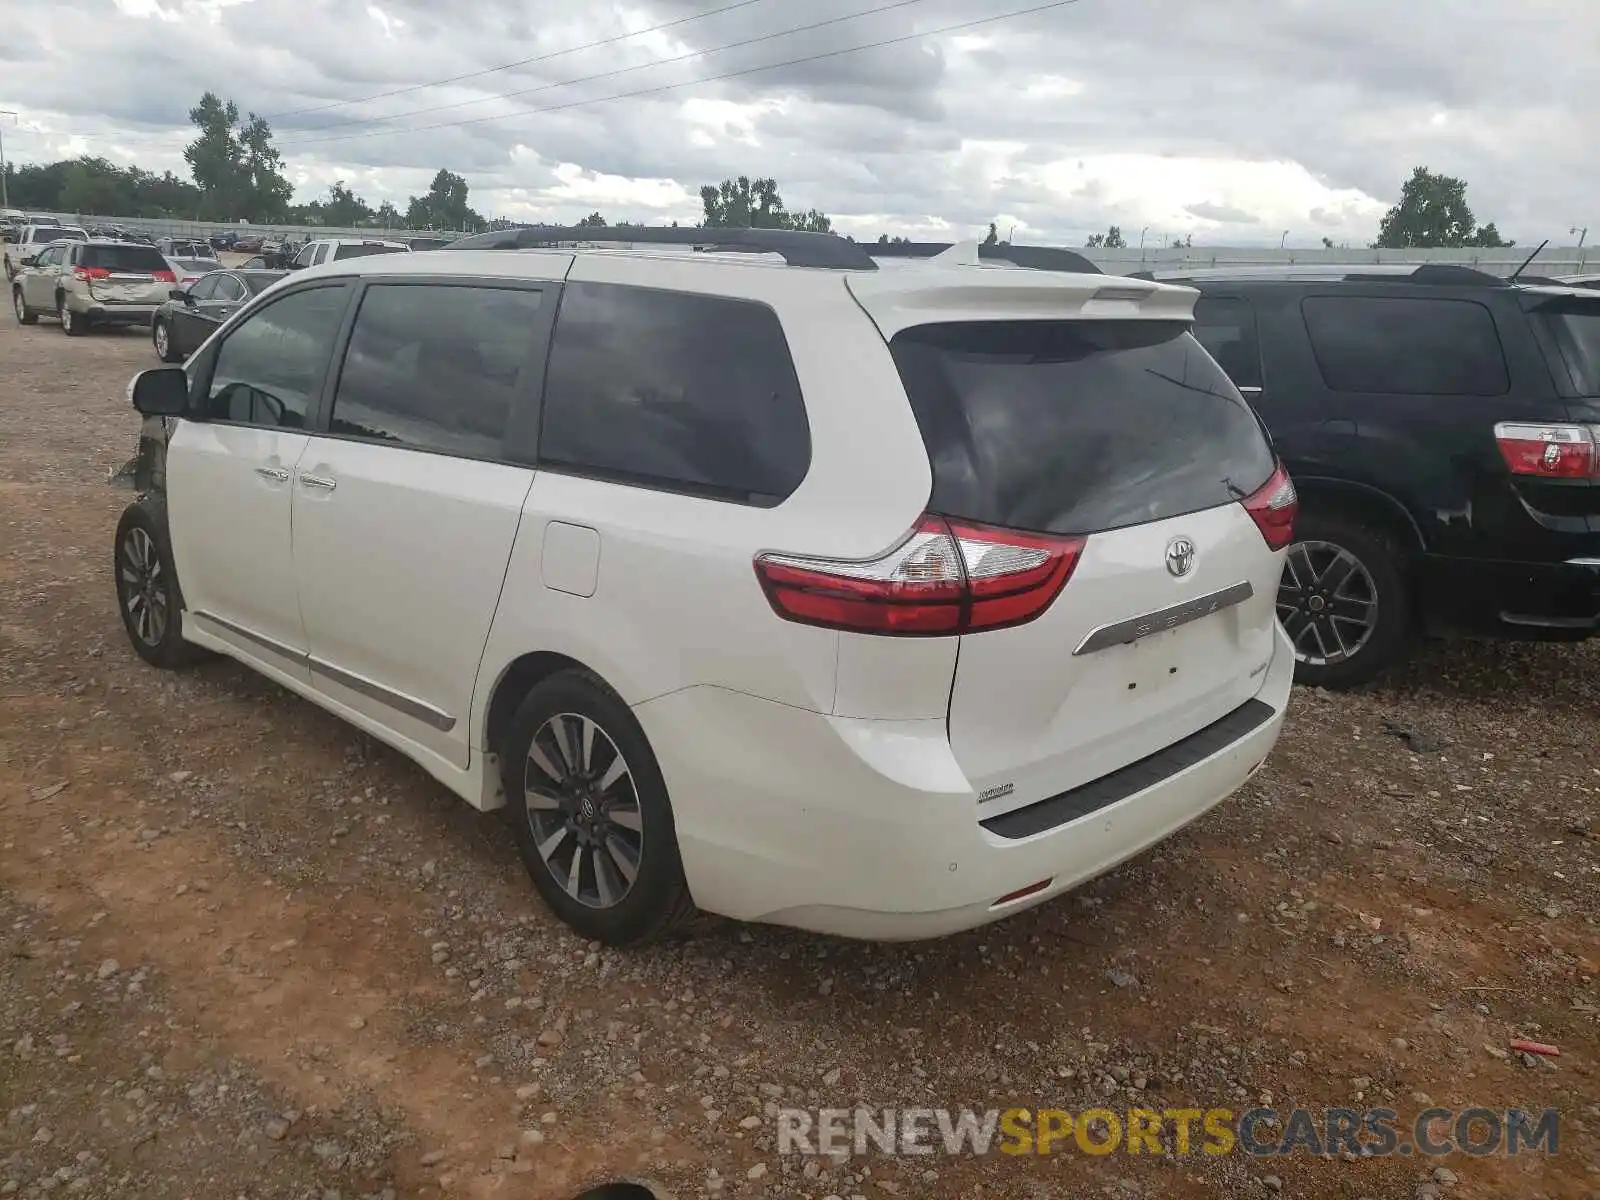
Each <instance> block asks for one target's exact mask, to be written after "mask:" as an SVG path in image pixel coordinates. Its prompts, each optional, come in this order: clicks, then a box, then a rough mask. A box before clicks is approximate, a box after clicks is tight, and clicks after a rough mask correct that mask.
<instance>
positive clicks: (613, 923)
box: [496, 670, 695, 946]
mask: <svg viewBox="0 0 1600 1200" xmlns="http://www.w3.org/2000/svg"><path fill="white" fill-rule="evenodd" d="M585 722H587V723H589V724H588V725H587V726H585V724H584V723H585ZM558 731H565V732H566V733H567V734H568V740H566V741H564V742H563V743H557V742H556V741H555V740H554V738H555V737H556V736H559V734H558ZM585 734H587V740H588V742H589V751H588V754H587V756H585V754H584V752H583V750H582V742H583V741H584V740H585ZM536 737H537V743H536V741H535V738H536ZM563 745H565V746H567V747H569V748H570V749H569V750H568V751H567V753H565V754H564V753H563V751H562V746H563ZM496 750H497V752H498V753H499V756H500V776H501V782H502V783H503V784H504V786H505V791H506V809H505V811H506V816H507V818H508V819H509V821H510V823H511V831H512V836H513V837H514V838H515V839H516V843H517V849H518V851H519V852H520V853H521V855H522V862H523V865H524V866H525V867H526V868H527V870H528V875H529V877H530V878H531V879H532V880H533V885H534V887H535V888H536V889H538V892H539V894H540V895H541V896H543V897H544V900H545V903H547V904H548V905H549V906H550V907H551V909H552V910H554V912H555V914H556V915H557V916H558V917H560V918H561V919H562V920H563V921H565V922H566V923H567V924H568V925H569V926H571V927H572V928H573V929H574V930H575V931H577V932H578V933H579V934H580V935H582V936H583V937H585V938H589V939H592V940H595V941H599V942H604V943H605V944H606V945H608V946H636V945H642V944H645V943H647V942H651V941H655V940H657V939H659V938H661V937H663V936H665V935H666V934H668V933H669V932H671V931H672V930H674V929H676V928H678V927H680V926H681V925H683V924H684V923H685V922H687V921H688V920H689V919H690V918H691V917H692V916H693V915H694V912H695V908H694V902H693V900H692V899H691V898H690V896H689V885H688V883H687V881H686V880H685V879H684V875H683V861H682V859H680V858H679V856H678V835H677V830H676V828H675V826H674V824H673V819H672V805H671V803H670V802H669V800H668V798H667V787H666V783H665V782H664V781H663V780H662V778H661V768H660V766H659V765H657V763H656V757H655V754H654V753H652V751H651V749H650V743H649V742H648V741H647V740H646V738H645V736H644V730H643V729H641V728H640V727H639V722H638V721H637V720H635V719H634V716H633V713H632V712H630V711H629V709H628V706H627V705H626V704H624V703H623V702H622V700H621V699H620V698H619V697H618V696H617V695H616V693H615V692H613V691H612V690H611V689H610V688H608V687H607V686H606V685H605V684H604V683H602V682H601V681H600V680H599V679H598V678H596V677H595V676H594V675H591V674H590V673H589V672H587V671H583V670H568V671H561V672H558V673H557V674H555V675H552V676H550V677H549V678H547V679H545V680H543V681H542V682H540V683H538V684H536V685H535V686H534V688H533V690H532V691H530V692H529V693H528V695H527V697H526V698H525V699H524V700H523V701H522V703H521V705H519V706H518V708H517V711H516V715H515V716H513V717H512V718H511V722H510V725H509V727H508V728H507V731H506V735H505V737H504V739H503V741H502V744H501V745H500V746H498V747H496ZM572 759H576V760H577V762H578V765H579V768H580V769H579V771H578V772H569V771H568V770H567V766H568V763H569V761H571V760H572ZM619 762H620V764H621V769H622V770H623V771H624V774H622V775H621V776H620V777H617V778H615V779H614V780H613V782H611V783H610V784H609V785H608V786H606V787H604V789H602V787H601V786H600V785H601V784H604V782H605V777H607V776H615V775H616V773H617V770H618V763H619ZM530 784H532V785H534V786H536V787H539V788H540V789H541V790H542V791H543V792H544V793H545V794H544V795H543V796H542V797H539V796H536V795H534V793H531V792H530V791H529V790H528V789H529V785H530ZM635 826H636V827H637V828H634V827H635ZM558 833H559V836H557V835H558ZM541 844H543V845H544V846H545V851H546V852H541V850H540V846H541ZM602 846H604V847H608V849H605V850H604V851H602V850H601V847H602ZM580 855H581V856H582V859H581V862H580V865H579V866H578V873H577V876H576V879H577V882H576V884H575V885H574V884H572V883H571V880H572V879H573V875H572V863H573V860H574V859H575V858H578V857H579V856H580ZM630 867H631V869H632V870H633V872H634V874H633V879H632V881H631V882H629V881H628V880H627V870H628V869H629V868H630ZM608 892H609V895H608Z"/></svg>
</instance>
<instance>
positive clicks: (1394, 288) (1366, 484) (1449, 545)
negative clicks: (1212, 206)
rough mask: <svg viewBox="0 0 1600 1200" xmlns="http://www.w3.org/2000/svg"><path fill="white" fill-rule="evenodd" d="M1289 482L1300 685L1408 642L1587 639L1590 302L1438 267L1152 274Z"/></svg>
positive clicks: (1282, 603)
mask: <svg viewBox="0 0 1600 1200" xmlns="http://www.w3.org/2000/svg"><path fill="white" fill-rule="evenodd" d="M1160 277H1161V278H1162V279H1166V280H1168V281H1170V282H1180V283H1185V284H1189V285H1191V286H1193V287H1196V288H1199V289H1200V292H1201V298H1200V300H1199V302H1198V303H1197V304H1196V305H1195V336H1196V337H1198V338H1199V339H1200V341H1201V342H1202V343H1203V344H1204V345H1205V346H1206V348H1207V349H1209V350H1210V351H1211V353H1212V355H1213V357H1215V358H1216V360H1217V362H1218V363H1220V364H1221V365H1222V367H1223V369H1224V370H1226V371H1227V372H1228V374H1229V376H1231V377H1232V379H1233V381H1234V383H1236V384H1237V385H1238V386H1239V389H1240V390H1241V391H1242V392H1243V393H1244V394H1245V395H1246V396H1247V397H1248V398H1249V399H1250V401H1251V403H1252V404H1253V405H1254V406H1255V407H1256V409H1257V411H1258V412H1259V413H1260V414H1261V417H1262V419H1263V420H1264V421H1265V422H1266V424H1267V427H1268V429H1269V430H1270V431H1271V433H1272V436H1273V439H1274V441H1275V442H1276V444H1277V446H1278V450H1279V453H1280V454H1281V455H1282V456H1283V460H1284V462H1285V463H1286V464H1287V465H1288V467H1289V471H1290V474H1291V475H1292V476H1293V478H1294V481H1295V485H1296V487H1297V488H1298V489H1299V491H1300V498H1301V512H1300V518H1299V521H1298V523H1297V526H1296V531H1295V532H1296V537H1297V541H1296V543H1295V545H1294V546H1292V547H1291V548H1290V550H1289V557H1288V566H1287V568H1286V570H1285V572H1284V577H1283V581H1282V584H1281V586H1280V587H1279V589H1278V611H1279V614H1280V616H1281V617H1282V619H1283V622H1284V625H1285V627H1286V628H1287V629H1288V632H1289V636H1290V637H1291V639H1293V641H1294V644H1295V649H1296V653H1297V654H1298V656H1299V661H1300V670H1299V677H1300V678H1301V679H1302V680H1303V681H1305V682H1308V683H1317V684H1325V685H1327V686H1330V687H1337V686H1346V685H1351V684H1356V683H1360V682H1363V681H1365V680H1369V679H1371V678H1372V677H1373V676H1374V675H1376V674H1377V673H1378V672H1379V671H1381V670H1382V669H1383V668H1384V667H1386V666H1388V665H1389V664H1391V663H1393V662H1395V661H1396V660H1398V659H1399V658H1401V657H1402V656H1403V655H1404V654H1405V653H1406V651H1407V649H1408V647H1409V646H1410V645H1411V643H1412V640H1413V638H1414V637H1415V636H1416V635H1417V634H1419V633H1422V634H1428V635H1437V636H1451V635H1468V636H1493V637H1506V638H1524V639H1552V640H1572V639H1578V638H1585V637H1588V636H1590V635H1591V634H1594V633H1596V632H1600V296H1597V295H1595V294H1594V293H1592V292H1585V291H1584V290H1582V289H1581V288H1578V287H1574V286H1544V285H1538V286H1530V285H1523V284H1519V283H1511V282H1507V281H1506V280H1504V279H1500V278H1498V277H1496V276H1493V275H1488V274H1485V273H1481V272H1478V271H1475V270H1473V269H1471V268H1467V267H1458V266H1437V265H1436V266H1422V267H1382V266H1351V267H1331V266H1316V267H1287V268H1280V267H1272V268H1249V269H1246V268H1240V269H1232V270H1223V269H1217V270H1208V271H1196V272H1189V273H1184V274H1178V273H1173V274H1170V275H1167V274H1163V275H1162V276H1160Z"/></svg>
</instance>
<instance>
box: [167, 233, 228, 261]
mask: <svg viewBox="0 0 1600 1200" xmlns="http://www.w3.org/2000/svg"><path fill="white" fill-rule="evenodd" d="M156 249H157V250H159V251H160V252H161V253H162V254H165V255H166V256H167V257H168V258H209V259H212V260H215V259H216V257H217V252H216V250H214V249H213V248H212V246H211V243H210V242H208V241H205V240H203V239H199V238H170V237H165V238H157V239H156Z"/></svg>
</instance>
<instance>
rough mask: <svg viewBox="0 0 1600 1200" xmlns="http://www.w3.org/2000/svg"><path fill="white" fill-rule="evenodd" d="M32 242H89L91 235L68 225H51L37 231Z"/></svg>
mask: <svg viewBox="0 0 1600 1200" xmlns="http://www.w3.org/2000/svg"><path fill="white" fill-rule="evenodd" d="M28 240H29V241H30V242H87V241H88V240H89V235H88V234H87V233H85V232H84V231H83V230H81V229H73V228H72V227H70V226H66V225H51V226H49V227H47V228H44V229H35V230H34V231H33V236H31V237H30V238H29V239H28Z"/></svg>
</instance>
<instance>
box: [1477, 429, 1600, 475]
mask: <svg viewBox="0 0 1600 1200" xmlns="http://www.w3.org/2000/svg"><path fill="white" fill-rule="evenodd" d="M1494 440H1495V441H1496V442H1497V443H1499V446H1500V457H1502V458H1503V459H1505V460H1506V466H1507V467H1509V468H1510V469H1511V473H1512V474H1513V475H1529V476H1533V477H1535V478H1539V479H1600V443H1597V440H1596V434H1595V430H1593V429H1591V428H1590V427H1589V426H1587V425H1527V424H1519V423H1517V422H1513V421H1503V422H1501V423H1500V424H1499V425H1496V426H1495V427H1494Z"/></svg>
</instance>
